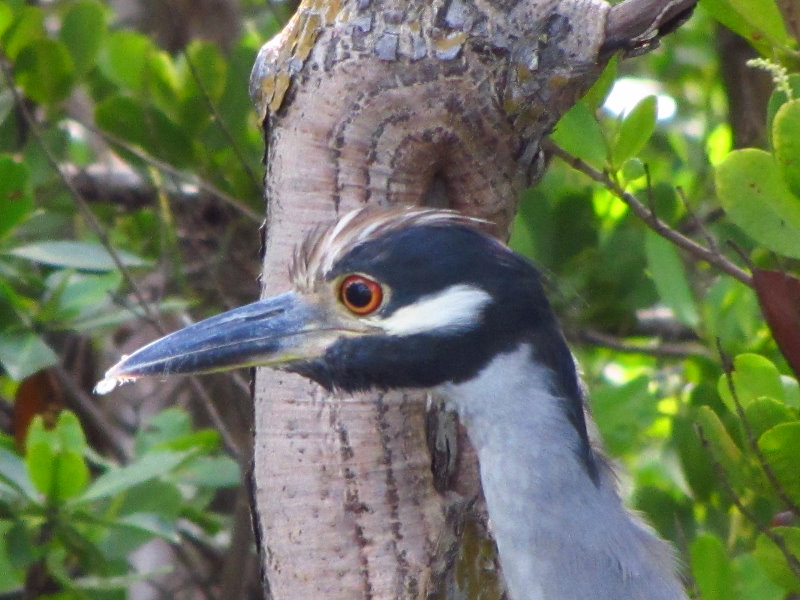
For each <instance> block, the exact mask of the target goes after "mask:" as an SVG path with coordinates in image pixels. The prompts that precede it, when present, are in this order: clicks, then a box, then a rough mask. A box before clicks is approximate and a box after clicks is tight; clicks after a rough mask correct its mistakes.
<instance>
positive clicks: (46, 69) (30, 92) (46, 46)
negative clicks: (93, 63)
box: [14, 39, 75, 104]
mask: <svg viewBox="0 0 800 600" xmlns="http://www.w3.org/2000/svg"><path fill="white" fill-rule="evenodd" d="M74 71H75V66H74V65H73V64H72V58H71V57H70V55H69V52H67V49H66V47H65V46H64V44H62V43H61V42H58V41H56V40H51V39H40V40H36V41H35V42H33V43H31V44H29V45H27V46H25V47H24V48H22V50H20V53H19V56H17V61H16V63H15V64H14V75H15V77H16V80H17V82H19V84H20V86H22V89H23V90H25V94H26V95H27V96H28V97H29V98H31V99H32V100H34V101H36V102H39V103H41V104H55V103H57V102H60V101H61V100H63V99H64V98H66V97H67V96H68V95H69V93H70V91H72V84H73V81H74V79H75V73H74Z"/></svg>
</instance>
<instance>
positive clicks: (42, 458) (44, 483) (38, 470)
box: [25, 415, 57, 497]
mask: <svg viewBox="0 0 800 600" xmlns="http://www.w3.org/2000/svg"><path fill="white" fill-rule="evenodd" d="M25 448H26V452H25V465H26V466H27V468H28V477H30V479H31V481H32V482H33V485H34V486H36V489H37V490H38V491H39V492H40V493H42V494H44V495H45V496H48V497H49V496H50V494H51V492H52V490H53V481H54V480H55V468H54V462H55V456H56V451H57V448H56V440H55V438H54V437H53V436H51V435H49V434H48V432H47V431H46V430H45V428H44V421H43V420H42V417H41V415H36V416H35V417H34V418H33V420H32V421H31V424H30V427H29V428H28V438H27V441H26V443H25Z"/></svg>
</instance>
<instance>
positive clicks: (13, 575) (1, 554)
mask: <svg viewBox="0 0 800 600" xmlns="http://www.w3.org/2000/svg"><path fill="white" fill-rule="evenodd" d="M1 7H2V5H0V8H1ZM12 527H14V523H13V522H12V521H0V594H5V593H9V592H14V591H17V590H19V589H22V587H23V584H24V583H25V570H24V569H22V568H19V567H18V566H16V565H15V564H14V561H13V556H12V555H11V552H9V548H8V544H7V542H8V538H9V532H10V531H11V529H12ZM9 595H12V594H9Z"/></svg>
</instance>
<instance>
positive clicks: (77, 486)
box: [52, 449, 89, 502]
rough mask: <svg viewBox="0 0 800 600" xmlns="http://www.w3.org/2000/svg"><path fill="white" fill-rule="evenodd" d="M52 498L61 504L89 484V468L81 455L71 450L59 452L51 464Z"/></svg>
mask: <svg viewBox="0 0 800 600" xmlns="http://www.w3.org/2000/svg"><path fill="white" fill-rule="evenodd" d="M53 469H54V475H55V477H54V487H53V494H52V495H53V498H54V499H55V500H56V501H58V502H63V501H64V500H67V499H69V498H73V497H74V496H77V495H78V494H80V493H81V492H82V491H83V490H84V489H85V488H86V484H87V483H88V482H89V467H88V466H87V465H86V460H85V459H84V458H83V455H82V454H79V453H77V452H73V451H71V450H63V449H62V450H61V452H59V453H58V454H57V455H56V456H55V462H54V464H53Z"/></svg>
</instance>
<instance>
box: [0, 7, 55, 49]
mask: <svg viewBox="0 0 800 600" xmlns="http://www.w3.org/2000/svg"><path fill="white" fill-rule="evenodd" d="M45 35H46V34H45V29H44V12H43V11H42V9H41V8H39V7H38V6H25V7H23V8H21V9H20V10H19V11H18V12H17V18H16V19H15V20H14V22H13V23H12V24H11V26H10V27H9V28H8V29H7V30H6V32H5V33H4V35H3V39H2V40H0V41H2V44H0V45H2V47H3V53H4V54H5V55H6V56H7V57H8V58H10V59H11V60H15V59H16V58H17V55H18V54H19V53H20V51H21V50H22V48H24V47H26V46H27V45H28V44H31V43H33V42H35V41H36V40H40V39H44V37H45Z"/></svg>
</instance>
